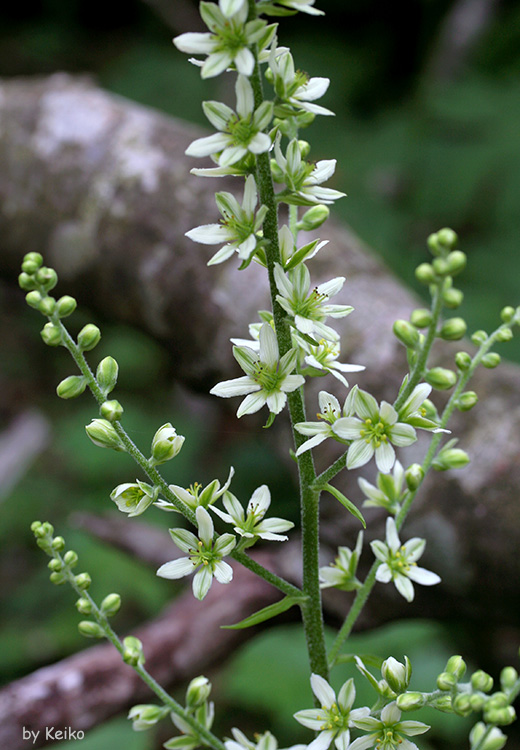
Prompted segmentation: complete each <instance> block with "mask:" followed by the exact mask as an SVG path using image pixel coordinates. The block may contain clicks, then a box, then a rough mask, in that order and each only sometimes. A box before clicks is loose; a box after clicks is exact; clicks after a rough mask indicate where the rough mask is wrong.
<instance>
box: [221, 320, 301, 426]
mask: <svg viewBox="0 0 520 750" xmlns="http://www.w3.org/2000/svg"><path fill="white" fill-rule="evenodd" d="M233 356H234V357H235V359H236V360H237V362H238V364H239V365H240V367H241V368H242V369H243V370H244V372H245V373H246V375H245V376H243V377H241V378H233V379H232V380H224V381H222V382H221V383H217V385H215V386H213V388H212V389H211V391H210V393H212V394H213V395H214V396H220V397H222V398H230V397H231V396H245V399H244V400H243V401H242V403H241V404H240V406H239V408H238V411H237V416H238V417H241V416H243V415H244V414H253V413H254V412H257V411H259V409H261V408H262V406H264V405H265V404H267V406H268V408H269V411H270V412H271V414H279V413H280V412H281V410H282V409H283V407H284V406H285V404H286V402H287V394H288V393H291V392H292V391H295V390H296V389H297V388H299V387H300V386H301V385H303V383H304V382H305V379H304V377H303V376H302V375H293V374H291V373H292V372H293V370H294V368H295V366H296V360H297V352H296V350H295V349H289V351H288V352H287V353H286V354H284V356H283V357H282V358H281V359H280V355H279V350H278V342H277V341H276V334H275V332H274V330H273V329H272V327H271V326H270V325H269V323H264V324H263V325H262V327H261V329H260V335H259V347H258V352H256V351H254V350H253V349H250V348H249V347H247V346H234V347H233Z"/></svg>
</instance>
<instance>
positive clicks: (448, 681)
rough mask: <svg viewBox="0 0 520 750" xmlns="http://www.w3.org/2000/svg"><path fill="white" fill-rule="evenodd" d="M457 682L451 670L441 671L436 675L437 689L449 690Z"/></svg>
mask: <svg viewBox="0 0 520 750" xmlns="http://www.w3.org/2000/svg"><path fill="white" fill-rule="evenodd" d="M456 684H457V678H456V676H455V675H454V674H451V672H441V673H440V675H439V676H438V677H437V687H438V688H439V690H451V689H452V688H453V687H455V685H456Z"/></svg>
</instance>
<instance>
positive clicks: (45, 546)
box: [36, 536, 52, 555]
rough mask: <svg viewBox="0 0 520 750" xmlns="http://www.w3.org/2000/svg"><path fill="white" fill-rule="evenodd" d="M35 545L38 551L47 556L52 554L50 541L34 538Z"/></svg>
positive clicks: (43, 538) (44, 538)
mask: <svg viewBox="0 0 520 750" xmlns="http://www.w3.org/2000/svg"><path fill="white" fill-rule="evenodd" d="M36 544H37V545H38V547H39V548H40V549H42V550H43V551H44V552H46V553H47V554H48V555H50V554H51V553H52V545H51V542H50V539H47V538H46V537H38V536H37V537H36Z"/></svg>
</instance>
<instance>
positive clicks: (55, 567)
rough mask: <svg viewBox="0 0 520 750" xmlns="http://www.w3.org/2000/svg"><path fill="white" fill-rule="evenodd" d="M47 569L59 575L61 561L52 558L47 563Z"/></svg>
mask: <svg viewBox="0 0 520 750" xmlns="http://www.w3.org/2000/svg"><path fill="white" fill-rule="evenodd" d="M47 567H48V568H49V570H52V571H56V572H58V573H59V572H60V571H61V570H63V563H62V562H61V560H58V558H57V557H53V558H52V560H49V562H48V563H47Z"/></svg>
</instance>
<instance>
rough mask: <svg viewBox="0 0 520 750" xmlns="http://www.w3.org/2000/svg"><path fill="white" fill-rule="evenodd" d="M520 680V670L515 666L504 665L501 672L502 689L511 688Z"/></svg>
mask: <svg viewBox="0 0 520 750" xmlns="http://www.w3.org/2000/svg"><path fill="white" fill-rule="evenodd" d="M517 680H518V672H517V671H516V669H515V668H514V667H504V668H503V670H502V671H501V672H500V685H501V687H502V690H510V689H511V688H513V687H514V686H515V684H516V681H517Z"/></svg>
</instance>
